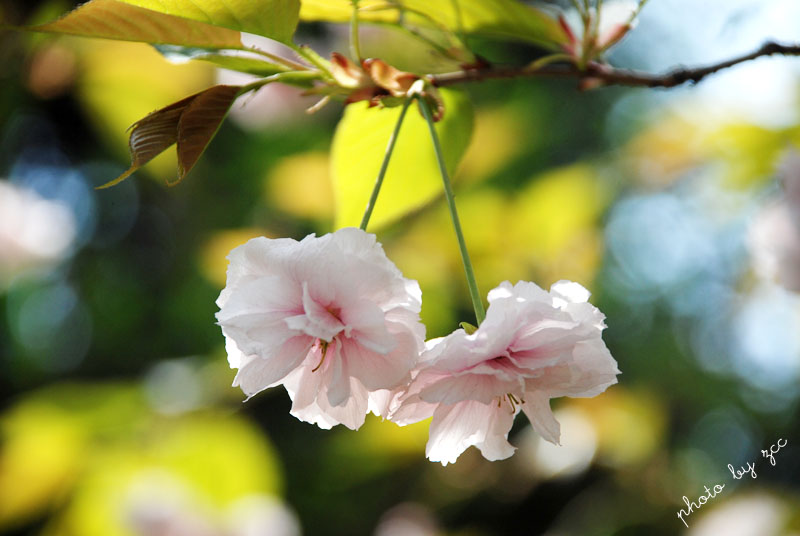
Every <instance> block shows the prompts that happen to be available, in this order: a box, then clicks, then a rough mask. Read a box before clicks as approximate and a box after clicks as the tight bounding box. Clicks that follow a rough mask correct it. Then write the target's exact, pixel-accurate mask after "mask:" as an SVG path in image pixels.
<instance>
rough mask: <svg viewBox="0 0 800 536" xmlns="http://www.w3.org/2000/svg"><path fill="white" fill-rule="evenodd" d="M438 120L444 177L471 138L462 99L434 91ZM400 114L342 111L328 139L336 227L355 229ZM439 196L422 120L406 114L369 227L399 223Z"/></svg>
mask: <svg viewBox="0 0 800 536" xmlns="http://www.w3.org/2000/svg"><path fill="white" fill-rule="evenodd" d="M440 92H441V95H442V98H443V99H444V105H445V114H444V118H443V119H442V120H441V121H439V122H438V123H436V131H437V133H438V134H439V138H440V139H441V143H442V150H443V151H444V156H445V161H446V163H447V168H448V171H449V172H450V173H451V174H453V172H454V171H455V169H456V167H457V165H458V162H459V161H460V159H461V156H462V155H463V154H464V151H465V150H466V148H467V146H468V145H469V140H470V136H471V134H472V123H473V113H472V106H471V104H470V102H469V100H468V99H467V97H466V95H465V94H464V93H461V92H459V91H455V90H444V89H443V90H440ZM399 115H400V108H383V109H379V108H368V107H367V103H365V102H358V103H355V104H351V105H349V106H347V108H346V109H345V113H344V117H343V118H342V120H341V122H340V123H339V126H338V127H337V129H336V135H335V136H334V139H333V147H332V149H331V152H332V161H331V165H332V173H333V187H334V192H335V196H336V201H335V203H336V226H337V227H341V226H348V225H352V226H358V224H359V222H360V221H361V217H362V215H363V213H364V209H365V208H366V206H367V201H368V200H369V197H370V194H371V192H372V187H373V186H374V185H375V178H376V177H377V176H378V171H379V169H380V166H381V162H382V161H383V156H384V153H385V151H386V144H387V142H388V140H389V137H390V136H391V133H392V130H393V129H394V125H395V123H396V122H397V118H398V116H399ZM441 192H442V178H441V176H440V174H439V168H438V165H437V163H436V155H435V153H434V151H433V144H432V141H431V139H430V133H429V132H428V126H427V124H426V123H425V119H424V118H423V117H422V116H421V115H420V114H419V113H418V112H417V111H416V110H409V111H408V115H407V116H406V119H405V121H404V123H403V126H402V128H401V129H400V134H399V136H398V140H397V145H396V146H395V148H394V154H393V155H392V160H391V162H390V164H389V168H388V171H387V173H386V177H385V178H384V182H383V187H382V189H381V192H380V195H379V196H378V201H377V203H376V205H375V211H374V212H373V213H372V218H371V220H370V225H371V226H372V227H377V226H380V225H385V224H387V223H390V222H392V221H394V220H397V219H398V218H401V217H403V216H404V215H406V214H408V213H409V212H411V211H412V210H414V209H416V208H419V207H421V206H423V205H424V204H426V203H428V202H429V201H431V200H432V199H433V198H434V197H436V196H437V195H439V194H440V193H441Z"/></svg>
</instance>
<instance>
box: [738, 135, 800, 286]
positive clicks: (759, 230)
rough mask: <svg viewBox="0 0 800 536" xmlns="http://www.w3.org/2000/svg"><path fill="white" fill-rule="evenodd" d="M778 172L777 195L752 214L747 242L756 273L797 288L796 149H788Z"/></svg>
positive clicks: (799, 157)
mask: <svg viewBox="0 0 800 536" xmlns="http://www.w3.org/2000/svg"><path fill="white" fill-rule="evenodd" d="M778 172H779V174H780V177H781V186H782V191H781V195H780V197H778V198H777V199H775V200H774V201H772V202H770V203H768V204H767V205H765V206H764V207H763V208H762V209H761V210H760V211H759V212H758V214H756V216H755V218H754V219H753V221H752V222H751V224H750V228H749V230H748V237H747V238H748V246H749V248H750V253H751V256H752V259H753V266H754V268H755V271H756V273H757V274H758V275H760V276H761V277H763V278H765V279H771V280H775V281H776V282H777V283H778V284H780V285H781V286H783V287H784V288H786V289H787V290H791V291H793V292H800V153H798V152H797V151H796V150H790V151H788V152H787V154H786V155H784V157H783V158H782V159H781V162H780V165H779V167H778Z"/></svg>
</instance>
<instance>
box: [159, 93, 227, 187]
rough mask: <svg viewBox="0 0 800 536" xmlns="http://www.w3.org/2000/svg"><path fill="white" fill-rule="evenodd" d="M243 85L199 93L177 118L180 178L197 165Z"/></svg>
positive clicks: (179, 179)
mask: <svg viewBox="0 0 800 536" xmlns="http://www.w3.org/2000/svg"><path fill="white" fill-rule="evenodd" d="M241 89H242V88H241V87H240V86H214V87H212V88H210V89H207V90H206V91H203V92H202V93H200V94H198V95H197V96H196V98H195V99H194V100H192V102H190V103H189V104H188V105H187V106H186V109H185V110H184V112H183V113H182V114H181V116H180V119H179V121H178V180H177V181H176V182H175V183H173V184H177V183H178V182H180V181H181V180H183V178H184V177H185V176H186V174H187V173H189V171H191V169H192V167H194V165H195V163H196V162H197V160H198V159H199V158H200V155H202V154H203V151H205V150H206V147H207V146H208V143H209V142H210V141H211V138H213V137H214V135H215V134H216V133H217V130H219V127H220V125H221V124H222V120H223V119H225V116H226V115H227V114H228V110H229V109H230V107H231V104H233V101H234V100H236V97H238V96H239V93H240V91H241Z"/></svg>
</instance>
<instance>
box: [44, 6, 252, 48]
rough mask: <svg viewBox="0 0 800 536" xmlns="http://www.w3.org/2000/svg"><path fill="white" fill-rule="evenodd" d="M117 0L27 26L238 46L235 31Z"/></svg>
mask: <svg viewBox="0 0 800 536" xmlns="http://www.w3.org/2000/svg"><path fill="white" fill-rule="evenodd" d="M129 4H130V3H126V2H121V1H117V0H92V1H91V2H87V3H85V4H83V5H82V6H80V7H78V8H77V9H75V10H74V11H71V12H70V13H68V14H66V15H65V16H64V17H62V18H60V19H58V20H56V21H53V22H50V23H47V24H42V25H39V26H33V27H31V28H30V29H31V30H33V31H39V32H54V33H61V34H70V35H80V36H84V37H100V38H105V39H118V40H122V41H141V42H145V43H163V44H174V45H183V46H200V47H208V48H241V47H242V43H241V37H240V34H239V32H237V31H235V30H231V29H228V28H220V27H217V26H211V25H209V24H205V23H204V22H198V21H196V20H188V19H185V18H181V17H176V16H172V15H169V14H165V13H159V12H158V11H151V10H149V9H143V8H141V7H136V6H134V5H129Z"/></svg>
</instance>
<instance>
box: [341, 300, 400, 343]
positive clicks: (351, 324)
mask: <svg viewBox="0 0 800 536" xmlns="http://www.w3.org/2000/svg"><path fill="white" fill-rule="evenodd" d="M342 321H343V322H344V323H345V325H346V327H345V334H346V335H348V336H350V337H353V338H355V339H357V340H358V342H359V343H360V344H362V345H363V346H365V347H367V348H369V349H371V350H373V351H374V352H379V353H382V354H387V353H389V352H390V351H391V350H392V349H393V348H394V347H395V346H396V345H397V342H396V341H395V340H394V337H392V335H391V334H390V333H389V331H388V330H387V329H386V320H385V317H384V313H383V310H382V309H381V308H380V307H378V306H377V305H376V304H374V303H372V302H370V301H368V300H359V301H358V302H355V303H351V304H350V305H348V306H347V308H346V309H344V310H343V311H342Z"/></svg>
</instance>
